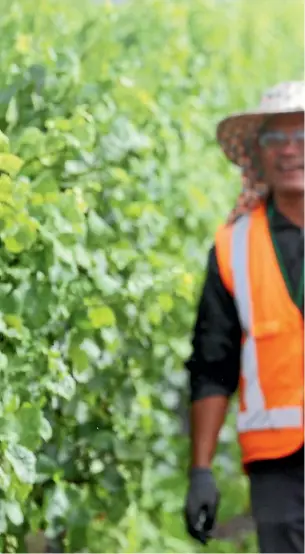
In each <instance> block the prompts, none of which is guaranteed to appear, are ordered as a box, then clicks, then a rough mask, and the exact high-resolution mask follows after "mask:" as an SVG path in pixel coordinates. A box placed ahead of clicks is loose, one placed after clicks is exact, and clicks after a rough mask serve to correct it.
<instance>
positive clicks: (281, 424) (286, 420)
mask: <svg viewBox="0 0 305 554" xmlns="http://www.w3.org/2000/svg"><path fill="white" fill-rule="evenodd" d="M216 256H217V261H218V266H219V271H220V276H221V279H222V281H223V283H224V285H225V287H226V288H227V290H228V291H229V292H230V293H231V294H232V296H233V297H234V300H235V303H236V306H237V310H238V314H239V320H240V323H241V328H242V333H243V338H242V352H241V376H240V382H239V413H238V416H237V428H238V432H239V442H240V446H241V451H242V460H243V463H244V464H245V463H247V462H251V461H255V460H264V459H274V458H281V457H284V456H287V455H289V454H292V453H293V452H295V451H296V450H298V448H300V447H301V446H302V444H303V443H304V335H303V328H304V322H303V318H302V314H301V312H300V310H299V308H298V307H297V306H296V305H295V303H294V302H293V301H292V299H291V297H290V295H289V292H288V289H287V286H286V283H285V280H284V277H283V275H282V272H281V269H280V266H279V263H278V260H277V256H276V252H275V249H274V245H273V242H272V238H271V234H270V231H269V226H268V219H267V213H266V208H265V207H264V206H262V207H259V208H258V209H256V210H255V211H253V212H252V213H251V214H249V215H244V216H242V217H241V218H240V219H239V220H237V222H236V223H235V224H234V225H228V226H223V227H221V228H220V229H219V230H218V232H217V234H216Z"/></svg>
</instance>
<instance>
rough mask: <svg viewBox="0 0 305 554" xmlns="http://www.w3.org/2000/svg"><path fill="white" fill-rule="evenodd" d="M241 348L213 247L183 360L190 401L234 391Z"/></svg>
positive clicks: (234, 313)
mask: <svg viewBox="0 0 305 554" xmlns="http://www.w3.org/2000/svg"><path fill="white" fill-rule="evenodd" d="M240 351H241V327H240V323H239V318H238V314H237V310H236V306H235V303H234V299H233V297H232V295H231V294H230V293H229V292H228V290H227V289H226V288H225V286H224V284H223V282H222V280H221V277H220V274H219V269H218V263H217V258H216V250H215V246H213V248H212V249H211V250H210V253H209V259H208V267H207V276H206V280H205V283H204V287H203V291H202V294H201V297H200V301H199V306H198V310H197V318H196V322H195V326H194V329H193V340H192V354H191V356H190V358H189V359H188V360H187V361H186V363H185V367H186V369H187V370H188V371H189V376H190V396H191V401H192V402H194V401H195V400H200V399H201V398H204V397H207V396H215V395H219V394H223V395H225V396H231V395H232V394H234V392H235V391H236V389H237V386H238V381H239V374H240Z"/></svg>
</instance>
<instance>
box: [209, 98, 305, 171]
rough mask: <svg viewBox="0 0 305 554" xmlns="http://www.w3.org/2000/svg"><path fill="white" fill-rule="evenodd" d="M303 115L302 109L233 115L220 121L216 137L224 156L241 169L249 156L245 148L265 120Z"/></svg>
mask: <svg viewBox="0 0 305 554" xmlns="http://www.w3.org/2000/svg"><path fill="white" fill-rule="evenodd" d="M294 113H304V110H303V108H299V109H298V108H297V109H295V108H294V109H291V110H289V109H286V110H283V111H264V112H262V111H261V110H257V111H255V110H253V111H251V112H248V113H247V112H246V113H235V114H232V115H230V116H229V117H227V118H225V119H223V120H222V121H220V123H219V124H218V126H217V131H216V137H217V141H218V143H219V145H220V146H221V148H222V150H223V152H224V154H225V155H226V156H227V158H228V159H229V160H230V161H231V162H233V163H234V164H236V165H238V166H240V167H242V166H243V162H244V160H245V157H246V156H248V155H249V152H247V146H249V145H251V144H253V143H254V142H255V141H256V139H257V138H258V134H259V131H260V129H261V127H262V125H264V123H265V122H266V120H267V119H269V118H270V117H272V116H274V115H281V114H294Z"/></svg>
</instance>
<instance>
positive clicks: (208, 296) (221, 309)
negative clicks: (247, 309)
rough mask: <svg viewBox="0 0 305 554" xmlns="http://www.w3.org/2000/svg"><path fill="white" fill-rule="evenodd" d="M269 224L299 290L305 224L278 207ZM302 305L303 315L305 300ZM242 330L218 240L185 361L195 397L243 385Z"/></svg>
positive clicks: (293, 460)
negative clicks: (293, 220)
mask: <svg viewBox="0 0 305 554" xmlns="http://www.w3.org/2000/svg"><path fill="white" fill-rule="evenodd" d="M269 226H270V229H271V230H272V233H273V236H274V237H275V239H276V241H277V244H278V248H279V250H280V252H281V255H282V261H283V264H284V266H285V269H286V272H287V274H288V277H289V279H290V283H291V287H292V289H293V290H297V288H298V286H299V283H300V279H301V274H302V270H303V266H304V232H303V229H301V228H299V227H297V226H296V225H293V224H292V223H291V222H290V221H289V220H288V219H286V218H285V217H284V216H283V215H282V214H281V213H279V212H278V211H277V210H276V208H275V207H274V214H273V217H272V219H271V220H270V221H269ZM301 311H302V315H303V313H304V301H303V306H302V307H301ZM241 335H242V332H241V326H240V322H239V317H238V313H237V309H236V305H235V303H234V299H233V297H232V295H231V294H230V293H229V292H228V290H227V289H226V288H225V286H224V284H223V282H222V280H221V277H220V273H219V268H218V264H217V259H216V252H215V246H213V247H212V249H211V251H210V254H209V259H208V267H207V276H206V280H205V284H204V287H203V292H202V294H201V298H200V301H199V307H198V313H197V319H196V323H195V327H194V332H193V342H192V344H193V351H192V355H191V356H190V358H189V360H187V362H186V364H185V365H186V368H187V369H188V371H189V374H190V393H191V401H192V402H194V401H196V400H199V399H201V398H205V397H208V396H214V395H218V394H223V395H225V396H228V397H230V396H231V395H232V394H234V392H235V391H236V390H237V387H238V382H239V375H240V354H241ZM300 459H301V460H304V450H303V449H302V450H301V451H300V452H298V453H297V454H295V455H293V456H290V457H289V459H287V458H285V459H283V460H272V461H271V460H270V461H268V463H274V464H280V463H285V464H286V463H287V464H288V463H289V464H291V463H297V464H298V463H300ZM265 463H266V462H254V463H253V464H251V466H253V467H252V468H258V467H260V466H261V465H262V464H263V466H265Z"/></svg>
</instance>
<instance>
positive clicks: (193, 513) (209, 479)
mask: <svg viewBox="0 0 305 554" xmlns="http://www.w3.org/2000/svg"><path fill="white" fill-rule="evenodd" d="M219 499H220V494H219V492H218V489H217V487H216V483H215V480H214V477H213V474H212V472H211V470H210V469H204V468H192V469H191V471H190V484H189V489H188V494H187V499H186V505H185V514H184V515H185V521H186V526H187V530H188V533H189V534H190V535H191V536H192V537H193V538H194V539H197V540H198V541H200V542H201V543H202V544H207V542H208V540H209V539H210V538H211V532H212V529H213V527H214V524H215V520H216V515H217V508H218V503H219Z"/></svg>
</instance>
